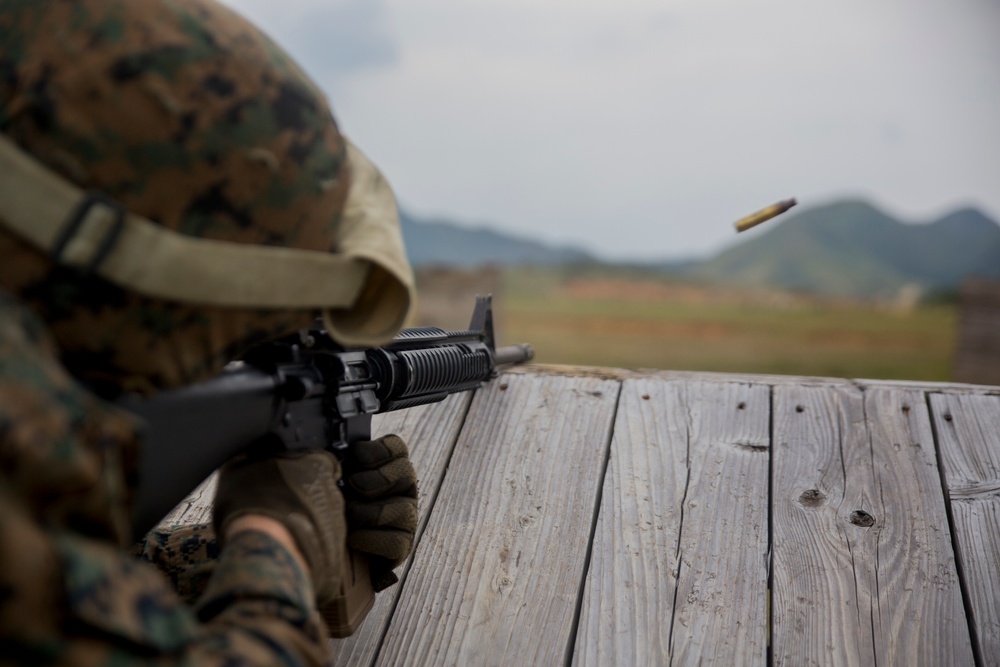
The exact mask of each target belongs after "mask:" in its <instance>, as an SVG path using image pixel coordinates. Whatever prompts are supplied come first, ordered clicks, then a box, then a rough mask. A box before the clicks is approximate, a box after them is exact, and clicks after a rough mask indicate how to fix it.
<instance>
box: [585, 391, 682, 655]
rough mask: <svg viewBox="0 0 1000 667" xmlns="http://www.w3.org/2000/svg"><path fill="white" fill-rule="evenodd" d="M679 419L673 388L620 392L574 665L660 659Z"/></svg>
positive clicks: (671, 578)
mask: <svg viewBox="0 0 1000 667" xmlns="http://www.w3.org/2000/svg"><path fill="white" fill-rule="evenodd" d="M687 449H688V410H687V403H686V400H685V391H684V387H683V385H681V384H680V383H674V382H666V381H663V380H650V379H642V380H626V381H625V382H624V383H623V384H622V393H621V399H620V401H619V405H618V415H617V417H616V418H615V433H614V437H613V438H612V441H611V456H610V460H609V462H608V472H607V475H606V476H605V478H604V492H603V494H602V500H601V508H600V514H599V516H598V519H597V530H596V532H595V535H594V545H593V556H592V560H591V563H590V570H589V572H588V573H587V584H586V590H585V592H584V598H583V607H582V611H581V616H580V629H579V632H578V635H577V639H576V649H575V651H574V656H573V657H574V663H575V664H577V665H650V664H651V665H657V664H665V663H666V662H667V661H668V660H669V655H670V625H671V620H672V619H673V612H674V599H675V596H674V591H675V588H676V579H677V561H678V555H677V548H678V539H679V535H680V527H681V506H682V505H683V500H684V491H685V488H686V485H687V458H688V451H687Z"/></svg>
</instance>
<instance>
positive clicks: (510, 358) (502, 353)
mask: <svg viewBox="0 0 1000 667" xmlns="http://www.w3.org/2000/svg"><path fill="white" fill-rule="evenodd" d="M534 358H535V348H533V347H531V346H530V345H528V344H527V343H521V344H520V345H507V346H506V347H498V348H497V349H496V352H494V353H493V363H494V364H496V365H497V366H503V365H504V364H523V363H526V362H528V361H531V360H532V359H534Z"/></svg>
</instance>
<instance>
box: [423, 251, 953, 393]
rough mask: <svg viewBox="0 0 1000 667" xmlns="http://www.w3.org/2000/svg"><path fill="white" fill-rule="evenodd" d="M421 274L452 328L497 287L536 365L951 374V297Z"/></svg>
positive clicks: (574, 277)
mask: <svg viewBox="0 0 1000 667" xmlns="http://www.w3.org/2000/svg"><path fill="white" fill-rule="evenodd" d="M423 283H424V284H423V285H421V302H422V303H423V304H425V305H426V306H427V311H428V312H431V311H434V312H435V314H436V315H440V311H442V310H447V309H448V308H450V309H451V311H452V312H451V314H450V316H446V317H445V319H443V320H442V319H441V317H435V318H431V319H435V320H436V321H434V322H433V323H436V324H438V325H439V326H444V327H446V328H451V329H455V328H463V327H464V326H465V324H466V323H467V318H468V313H469V312H471V307H472V298H473V295H474V294H475V293H476V292H480V293H486V292H493V293H495V294H497V299H496V308H495V310H496V322H497V330H498V331H497V334H498V338H499V340H500V343H501V344H504V343H515V342H528V343H531V344H532V345H534V347H535V350H536V352H537V356H536V361H537V362H539V363H551V364H578V365H587V366H612V367H618V368H658V369H672V370H700V371H719V372H737V373H778V374H787V375H814V376H828V377H850V378H882V379H908V380H942V381H943V380H949V379H950V372H951V369H950V367H951V356H952V348H953V344H954V341H953V338H954V328H955V309H954V307H953V306H940V305H938V306H911V307H908V308H903V307H892V306H886V305H877V304H869V303H863V302H846V301H832V300H822V299H817V298H810V297H805V296H797V295H790V294H783V293H778V292H771V293H769V292H760V291H746V290H738V289H727V288H709V287H699V286H691V285H683V284H677V283H670V282H666V281H663V280H661V279H654V278H651V277H649V276H628V275H624V276H623V275H607V274H588V273H586V272H584V273H580V272H557V271H546V270H534V269H531V270H516V271H515V270H508V271H503V272H496V271H485V272H481V273H479V274H476V273H472V274H468V273H466V274H456V275H454V276H448V275H444V276H442V275H441V274H437V275H436V276H435V280H433V281H432V280H424V281H423ZM442 304H445V305H442ZM449 317H450V319H449ZM425 319H427V318H425ZM424 323H432V322H424Z"/></svg>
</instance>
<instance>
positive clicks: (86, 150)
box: [0, 0, 351, 392]
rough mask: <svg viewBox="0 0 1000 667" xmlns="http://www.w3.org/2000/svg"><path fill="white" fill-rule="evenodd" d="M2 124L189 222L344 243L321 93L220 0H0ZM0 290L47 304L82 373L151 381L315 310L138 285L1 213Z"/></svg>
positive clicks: (211, 367) (223, 231) (298, 243)
mask: <svg viewBox="0 0 1000 667" xmlns="http://www.w3.org/2000/svg"><path fill="white" fill-rule="evenodd" d="M0 132H3V133H4V134H5V135H7V136H8V137H9V138H11V139H13V140H14V141H15V142H16V143H17V144H18V145H19V146H20V147H21V148H22V149H23V150H26V151H27V152H28V153H30V154H32V155H33V156H34V157H35V158H37V159H38V160H40V161H41V162H43V163H44V164H46V165H47V166H49V167H50V168H52V169H54V170H55V171H57V172H58V173H60V174H61V175H62V176H64V177H66V178H68V179H69V180H71V181H72V182H74V183H76V184H77V185H79V186H80V187H82V188H84V189H94V190H99V191H101V192H103V193H105V194H106V195H108V196H110V197H112V198H113V199H115V200H117V201H118V202H119V203H121V204H123V205H124V206H125V207H126V208H127V209H128V210H129V211H131V212H133V213H136V214H138V215H142V216H145V217H146V218H149V219H151V220H154V221H156V222H158V223H160V224H162V225H164V226H165V227H167V228H170V229H172V230H175V231H178V232H181V233H183V234H187V235H191V236H197V237H203V238H211V239H220V240H227V241H233V242H240V243H252V244H263V245H273V246H285V247H295V248H303V249H309V250H321V251H332V250H335V249H336V247H337V241H338V227H339V224H340V217H341V212H342V209H343V206H344V201H345V198H346V195H347V192H348V189H349V186H350V180H351V179H350V167H349V164H348V161H347V158H346V150H347V149H346V140H345V139H344V138H343V137H342V136H341V135H340V133H339V131H338V129H337V126H336V124H335V123H334V121H333V118H332V116H331V113H330V110H329V108H328V106H327V104H326V102H325V100H324V98H323V95H322V94H321V93H320V92H319V91H318V90H317V89H316V88H315V86H314V85H313V84H312V82H311V81H310V80H309V79H308V78H307V77H306V76H305V75H304V74H303V73H302V72H301V71H300V69H299V68H298V67H297V66H296V65H295V63H294V62H293V61H292V60H291V59H290V58H289V57H288V56H287V55H286V54H285V53H284V52H283V51H282V50H281V49H280V48H279V47H277V46H276V45H275V44H274V43H273V42H271V41H270V40H269V39H268V38H267V37H266V36H264V35H263V34H262V33H260V32H259V31H258V30H257V29H256V28H254V27H253V26H252V25H251V24H249V23H248V22H246V21H245V20H243V19H242V18H240V17H239V16H238V15H236V14H234V13H233V12H232V11H231V10H229V9H227V8H226V7H224V6H221V5H219V4H216V3H214V2H211V1H210V0H150V1H136V0H80V1H78V2H51V1H33V2H27V1H24V0H0ZM0 288H3V289H6V290H7V291H9V292H11V293H13V294H15V295H17V296H18V297H19V298H21V299H23V300H24V301H26V302H27V303H29V304H30V305H31V306H32V308H34V309H35V310H36V312H38V313H39V314H41V316H42V317H43V319H44V320H45V322H46V324H47V325H48V326H49V328H50V330H51V331H52V334H53V335H54V336H55V338H56V339H57V341H58V342H59V345H60V349H61V354H62V358H63V361H64V363H65V364H66V365H67V367H68V368H69V369H70V370H71V371H72V372H73V374H74V375H75V376H77V377H82V378H86V379H87V380H88V381H91V382H94V383H99V382H106V383H107V384H108V385H109V386H114V387H124V388H126V389H130V390H134V391H142V392H150V391H153V390H155V389H157V388H163V387H172V386H180V385H183V384H187V383H191V382H194V381H197V380H201V379H204V378H206V377H208V376H210V375H212V374H214V373H215V372H216V371H218V369H219V368H221V366H222V365H224V364H225V363H226V362H228V361H230V360H232V359H233V358H234V357H235V356H237V355H238V354H239V352H240V351H241V350H243V349H245V348H246V347H247V346H248V345H250V344H252V343H255V342H259V341H261V340H264V339H267V338H270V337H273V336H275V335H277V334H280V333H285V332H288V331H292V330H294V329H297V328H300V327H302V326H306V325H307V324H309V323H310V322H311V320H312V318H313V317H314V314H313V313H312V312H305V311H298V312H294V311H288V310H281V311H275V310H253V309H234V308H209V307H196V306H189V305H183V304H178V303H171V302H164V301H159V300H156V299H151V298H146V297H142V296H139V295H136V294H134V293H130V292H128V291H127V290H124V289H122V288H120V287H117V286H115V285H112V284H110V283H108V282H105V281H104V280H101V279H99V278H96V277H89V278H83V277H81V275H80V274H79V273H77V272H74V271H69V270H66V269H61V268H58V267H56V266H54V265H53V264H52V263H51V262H50V261H49V260H48V259H47V258H46V257H44V256H43V255H42V254H41V253H39V252H36V251H34V250H33V249H32V248H30V247H28V246H26V245H25V244H24V243H23V242H22V241H20V240H18V239H17V238H16V237H14V236H12V235H11V234H10V233H9V232H5V231H4V229H3V224H2V220H0ZM207 288H208V286H206V289H207Z"/></svg>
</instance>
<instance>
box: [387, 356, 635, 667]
mask: <svg viewBox="0 0 1000 667" xmlns="http://www.w3.org/2000/svg"><path fill="white" fill-rule="evenodd" d="M618 390H619V383H618V382H616V381H610V380H602V379H597V378H575V377H561V376H556V375H510V376H505V377H504V379H503V381H502V382H493V383H490V385H488V386H487V387H485V388H484V389H482V390H480V392H478V393H477V395H476V397H475V399H474V400H473V404H472V407H471V409H470V411H469V414H468V417H467V419H466V424H465V426H464V428H463V430H462V434H461V436H460V438H459V442H458V444H457V445H456V448H455V452H454V455H453V457H452V460H451V463H450V465H449V469H448V473H447V475H446V477H445V481H444V484H443V486H442V488H441V491H440V494H439V498H438V502H437V504H436V506H435V509H434V512H433V514H432V515H431V518H430V521H429V522H428V524H427V529H426V531H425V533H424V536H423V538H422V539H421V541H420V545H419V547H418V548H417V552H416V554H415V557H414V560H413V564H412V566H411V569H410V572H409V575H408V576H407V579H406V582H405V585H404V588H403V590H402V594H401V597H400V601H399V605H398V607H397V610H396V613H395V615H394V617H393V620H392V623H391V625H390V627H389V631H388V633H387V635H386V642H385V645H384V647H383V650H382V652H381V653H380V655H379V658H378V663H379V664H389V665H419V664H434V665H462V666H463V667H464V666H465V665H491V664H503V665H510V664H523V665H559V664H563V663H564V662H565V660H566V656H567V654H568V651H569V650H570V647H571V643H570V640H571V637H570V635H571V633H572V626H573V620H574V615H575V611H576V605H577V599H578V596H579V591H580V586H581V582H582V580H583V575H584V563H585V558H586V553H587V548H588V544H589V538H590V533H591V528H592V522H593V515H594V512H595V509H596V497H597V494H598V489H599V487H600V484H601V475H602V473H603V468H604V461H605V457H606V452H607V448H608V445H609V442H610V435H611V428H612V422H613V416H614V411H615V405H616V402H617V396H618Z"/></svg>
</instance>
